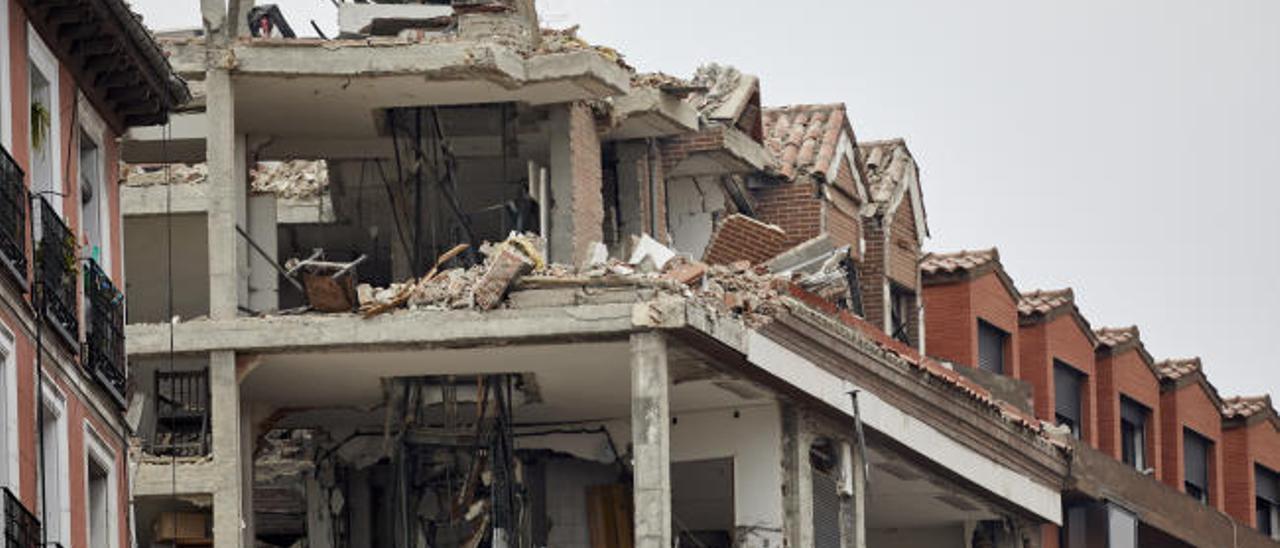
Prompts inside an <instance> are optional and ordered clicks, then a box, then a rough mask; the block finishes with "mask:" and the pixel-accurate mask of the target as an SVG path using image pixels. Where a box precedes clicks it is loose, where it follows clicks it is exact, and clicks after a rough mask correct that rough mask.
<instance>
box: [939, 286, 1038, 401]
mask: <svg viewBox="0 0 1280 548" xmlns="http://www.w3.org/2000/svg"><path fill="white" fill-rule="evenodd" d="M970 287H971V288H972V296H971V297H970V299H971V302H972V306H973V313H974V315H975V316H977V319H982V320H984V321H986V322H987V323H989V324H991V325H994V326H996V327H998V328H1000V329H1001V330H1003V331H1004V332H1005V333H1007V334H1008V335H1009V339H1008V342H1007V343H1005V344H1006V345H1007V346H1006V348H1005V363H1004V366H1005V372H1004V374H1005V375H1008V376H1010V377H1015V378H1016V377H1017V376H1018V374H1019V373H1020V372H1021V371H1022V367H1021V359H1020V358H1021V356H1020V355H1019V352H1018V347H1019V345H1018V340H1019V337H1018V303H1017V302H1016V301H1014V300H1013V296H1012V295H1010V294H1009V290H1008V289H1006V288H1005V285H1004V283H1003V282H1001V281H1000V277H999V275H997V274H996V273H995V272H988V273H986V274H983V275H982V276H979V277H977V278H975V279H974V280H973V281H972V282H970ZM924 310H925V317H926V318H927V317H928V315H929V314H932V313H933V310H932V309H930V308H929V305H928V303H925V309H924ZM977 319H975V320H973V321H972V322H971V324H972V326H973V327H972V329H973V335H972V336H971V337H970V340H971V341H973V342H972V344H973V363H974V364H977V363H978V322H977ZM925 333H926V334H929V329H928V327H927V326H926V329H925Z"/></svg>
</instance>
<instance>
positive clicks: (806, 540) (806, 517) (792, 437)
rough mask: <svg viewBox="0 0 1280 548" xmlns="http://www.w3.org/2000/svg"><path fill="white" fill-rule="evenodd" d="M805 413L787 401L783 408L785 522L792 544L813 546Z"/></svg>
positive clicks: (786, 532)
mask: <svg viewBox="0 0 1280 548" xmlns="http://www.w3.org/2000/svg"><path fill="white" fill-rule="evenodd" d="M811 441H812V440H811V439H810V437H809V436H808V435H807V434H806V432H805V427H804V415H803V414H802V413H801V412H800V410H798V409H796V408H795V407H793V406H790V405H787V406H784V407H783V409H782V468H783V481H784V482H785V484H784V486H783V493H784V495H783V500H782V503H783V512H784V513H783V522H782V531H783V534H784V535H785V537H786V539H787V545H788V546H813V469H812V467H811V466H810V464H809V444H810V442H811Z"/></svg>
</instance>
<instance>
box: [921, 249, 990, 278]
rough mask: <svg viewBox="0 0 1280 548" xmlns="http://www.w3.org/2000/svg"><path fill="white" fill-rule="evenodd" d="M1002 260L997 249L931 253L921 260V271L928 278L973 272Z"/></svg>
mask: <svg viewBox="0 0 1280 548" xmlns="http://www.w3.org/2000/svg"><path fill="white" fill-rule="evenodd" d="M999 260H1000V252H999V251H997V250H996V248H994V247H993V248H991V249H980V250H972V251H970V250H965V251H956V252H952V253H929V254H926V255H925V256H924V258H922V259H920V270H921V272H923V273H924V274H925V275H926V276H928V275H933V274H954V273H956V272H963V271H968V270H973V269H975V268H978V267H980V266H985V265H987V264H990V263H992V262H995V261H999Z"/></svg>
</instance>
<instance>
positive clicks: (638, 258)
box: [627, 234, 676, 270]
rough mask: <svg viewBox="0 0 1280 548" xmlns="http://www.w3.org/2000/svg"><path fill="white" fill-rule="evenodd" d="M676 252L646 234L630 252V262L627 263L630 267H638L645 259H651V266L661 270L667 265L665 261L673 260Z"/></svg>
mask: <svg viewBox="0 0 1280 548" xmlns="http://www.w3.org/2000/svg"><path fill="white" fill-rule="evenodd" d="M675 256H676V252H674V251H672V250H671V248H669V247H667V246H665V245H662V244H660V243H658V240H655V239H653V238H650V237H649V235H648V234H642V235H641V236H640V238H639V240H637V241H636V243H635V246H634V248H633V250H632V252H631V260H629V261H627V262H628V263H630V264H632V265H639V264H640V263H642V262H644V259H645V257H648V258H651V259H653V266H654V267H656V268H657V269H658V270H661V269H662V268H663V267H665V266H666V265H667V261H670V260H671V259H674V258H675Z"/></svg>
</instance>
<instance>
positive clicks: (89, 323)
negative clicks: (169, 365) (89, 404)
mask: <svg viewBox="0 0 1280 548" xmlns="http://www.w3.org/2000/svg"><path fill="white" fill-rule="evenodd" d="M84 302H85V308H86V310H85V314H84V317H85V320H86V323H85V336H84V339H85V341H84V342H85V345H84V346H85V348H84V350H83V351H82V352H81V356H83V359H84V366H85V368H86V369H88V370H89V372H90V374H92V375H93V376H94V377H95V378H96V379H98V382H100V383H102V386H103V387H104V388H106V389H107V392H109V393H110V394H111V397H113V398H115V400H116V403H118V404H120V405H121V406H124V403H125V400H124V391H125V382H126V380H127V378H128V377H127V376H128V369H127V366H126V362H125V353H124V294H123V293H121V292H120V290H118V289H116V286H115V285H114V284H112V283H111V278H110V277H108V276H107V273H106V272H103V271H102V268H101V267H99V266H98V262H97V261H95V260H93V259H89V261H88V264H87V265H86V267H85V270H84Z"/></svg>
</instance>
